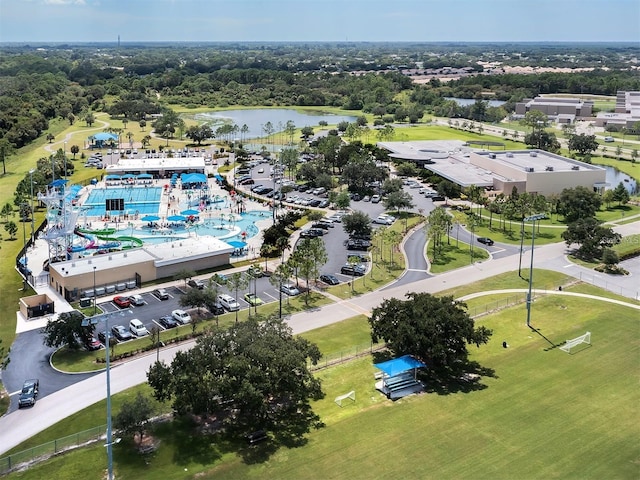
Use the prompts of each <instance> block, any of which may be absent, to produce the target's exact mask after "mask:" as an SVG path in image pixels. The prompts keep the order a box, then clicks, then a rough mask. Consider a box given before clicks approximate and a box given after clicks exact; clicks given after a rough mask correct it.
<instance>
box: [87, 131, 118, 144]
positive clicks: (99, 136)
mask: <svg viewBox="0 0 640 480" xmlns="http://www.w3.org/2000/svg"><path fill="white" fill-rule="evenodd" d="M89 138H93V139H94V140H98V141H99V142H105V141H107V140H117V139H118V135H116V134H114V133H108V132H101V133H96V134H95V135H93V136H92V137H89Z"/></svg>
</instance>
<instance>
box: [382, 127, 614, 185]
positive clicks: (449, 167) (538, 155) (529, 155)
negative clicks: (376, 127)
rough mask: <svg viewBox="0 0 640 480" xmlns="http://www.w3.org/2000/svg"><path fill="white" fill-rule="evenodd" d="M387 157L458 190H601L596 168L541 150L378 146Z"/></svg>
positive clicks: (457, 144) (601, 173)
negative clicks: (427, 172) (416, 167)
mask: <svg viewBox="0 0 640 480" xmlns="http://www.w3.org/2000/svg"><path fill="white" fill-rule="evenodd" d="M378 146H379V147H380V148H385V149H387V150H389V151H390V152H391V153H390V155H389V156H390V157H391V158H394V159H398V160H405V161H410V162H414V163H416V164H418V165H423V166H424V168H426V169H427V170H430V171H432V172H433V173H435V174H437V175H439V176H441V177H442V178H445V179H447V180H449V181H451V182H454V183H457V184H458V185H460V186H461V187H463V188H465V187H470V186H471V185H476V186H478V187H484V188H485V189H487V190H490V191H492V194H497V193H500V192H503V193H505V194H507V195H508V194H510V193H511V191H512V189H513V187H516V188H517V189H518V191H519V192H529V193H538V194H542V195H545V196H546V195H551V194H559V193H560V192H562V190H563V189H565V188H574V187H577V186H583V187H587V188H593V189H596V190H600V189H602V188H604V186H605V185H606V184H605V178H606V171H605V169H604V168H602V167H598V166H596V165H591V164H588V163H584V162H580V161H578V160H573V159H571V158H566V157H563V156H561V155H555V154H553V153H549V152H545V151H543V150H512V151H505V150H502V151H481V150H477V149H475V150H474V149H472V148H470V147H468V146H467V145H466V144H465V143H464V142H462V141H454V140H450V141H414V142H380V143H378Z"/></svg>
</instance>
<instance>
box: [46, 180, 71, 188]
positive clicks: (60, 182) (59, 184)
mask: <svg viewBox="0 0 640 480" xmlns="http://www.w3.org/2000/svg"><path fill="white" fill-rule="evenodd" d="M68 181H69V180H65V179H64V178H58V179H57V180H54V181H53V182H51V183H50V184H49V186H50V187H62V186H63V185H66V184H67V182H68Z"/></svg>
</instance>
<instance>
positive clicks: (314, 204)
mask: <svg viewBox="0 0 640 480" xmlns="http://www.w3.org/2000/svg"><path fill="white" fill-rule="evenodd" d="M321 202H322V201H321V200H318V199H314V200H311V201H310V202H309V206H310V207H317V206H319V205H320V203H321Z"/></svg>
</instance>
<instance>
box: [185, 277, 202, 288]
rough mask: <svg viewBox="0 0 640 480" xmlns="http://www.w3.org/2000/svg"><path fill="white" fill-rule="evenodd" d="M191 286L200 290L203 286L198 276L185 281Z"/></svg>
mask: <svg viewBox="0 0 640 480" xmlns="http://www.w3.org/2000/svg"><path fill="white" fill-rule="evenodd" d="M187 285H189V286H190V287H191V288H197V289H198V290H202V289H203V288H204V282H203V281H202V280H200V279H198V278H192V279H191V280H189V281H188V282H187Z"/></svg>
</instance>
